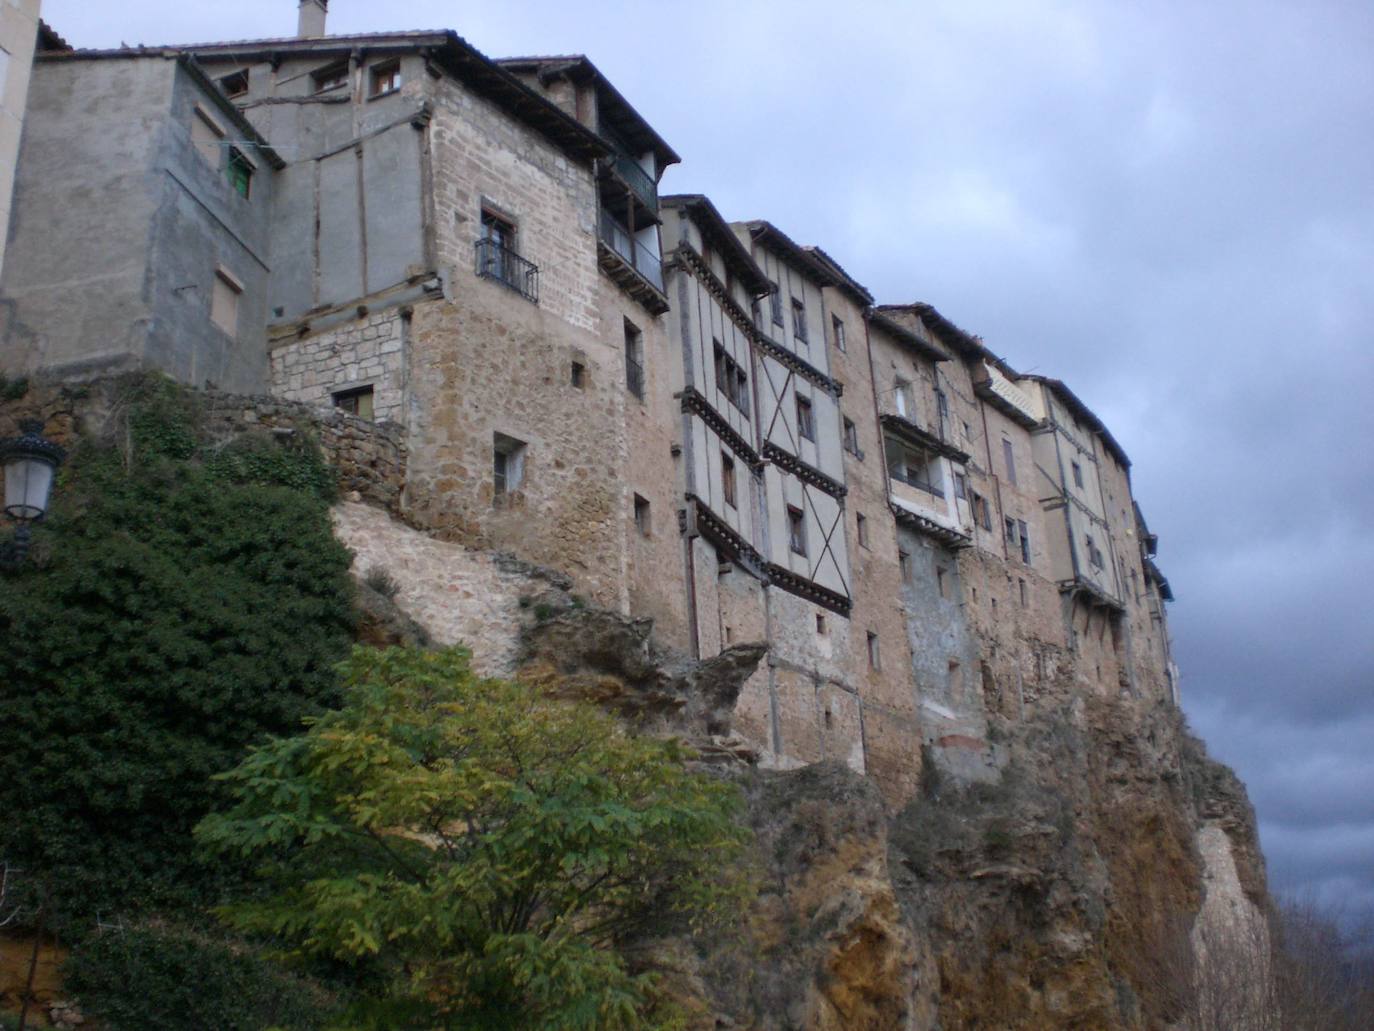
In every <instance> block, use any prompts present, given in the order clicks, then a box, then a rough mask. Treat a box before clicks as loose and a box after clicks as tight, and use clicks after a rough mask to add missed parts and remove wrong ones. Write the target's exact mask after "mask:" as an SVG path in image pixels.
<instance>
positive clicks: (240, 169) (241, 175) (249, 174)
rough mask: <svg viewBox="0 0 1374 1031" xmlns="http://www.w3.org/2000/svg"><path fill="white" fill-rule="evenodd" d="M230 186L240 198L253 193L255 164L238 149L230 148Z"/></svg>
mask: <svg viewBox="0 0 1374 1031" xmlns="http://www.w3.org/2000/svg"><path fill="white" fill-rule="evenodd" d="M228 171H229V185H230V186H232V187H233V188H234V192H235V193H237V194H238V195H239V196H240V197H247V196H248V195H249V194H250V193H252V191H253V163H252V162H251V161H249V160H248V159H247V158H246V157H244V156H243V152H242V151H240V150H239V149H238V148H237V147H230V148H229V166H228Z"/></svg>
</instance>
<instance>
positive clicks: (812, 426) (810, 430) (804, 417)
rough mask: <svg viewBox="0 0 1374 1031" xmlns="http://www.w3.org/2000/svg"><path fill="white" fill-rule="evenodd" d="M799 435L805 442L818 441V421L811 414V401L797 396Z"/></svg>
mask: <svg viewBox="0 0 1374 1031" xmlns="http://www.w3.org/2000/svg"><path fill="white" fill-rule="evenodd" d="M797 433H798V435H799V436H800V437H801V438H802V439H803V440H815V439H816V421H815V419H814V418H813V417H812V414H811V401H810V400H809V399H808V398H805V397H802V396H801V395H800V394H798V395H797Z"/></svg>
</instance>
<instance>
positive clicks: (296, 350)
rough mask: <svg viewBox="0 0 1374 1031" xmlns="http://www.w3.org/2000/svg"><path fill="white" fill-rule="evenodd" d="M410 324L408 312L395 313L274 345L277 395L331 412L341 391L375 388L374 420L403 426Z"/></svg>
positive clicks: (272, 358) (366, 317) (270, 356)
mask: <svg viewBox="0 0 1374 1031" xmlns="http://www.w3.org/2000/svg"><path fill="white" fill-rule="evenodd" d="M409 321H410V320H409V316H408V315H407V314H403V312H402V311H400V310H396V309H391V310H389V311H383V312H378V313H376V314H369V315H364V316H362V317H360V318H357V319H353V320H350V321H348V322H346V323H344V324H343V325H340V326H333V327H330V328H329V329H326V330H324V331H322V332H318V333H307V334H306V335H304V336H294V335H293V336H290V337H287V338H286V339H278V340H275V341H273V342H272V344H271V346H270V349H269V353H268V361H269V363H270V365H271V377H272V393H273V394H275V395H277V396H278V397H283V398H287V399H289V400H292V401H300V402H303V403H304V404H308V405H313V406H315V407H319V408H328V407H332V406H333V404H334V395H335V394H337V393H340V392H342V391H347V390H356V389H358V388H360V387H371V388H372V412H373V418H374V419H376V420H377V421H379V422H380V421H393V422H402V421H403V414H404V413H403V412H402V406H403V404H404V400H405V391H404V386H405V380H406V376H405V340H406V332H407V329H408V326H409Z"/></svg>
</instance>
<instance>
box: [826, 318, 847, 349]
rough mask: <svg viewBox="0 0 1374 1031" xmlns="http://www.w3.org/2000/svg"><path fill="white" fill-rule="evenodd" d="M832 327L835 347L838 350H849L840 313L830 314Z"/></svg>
mask: <svg viewBox="0 0 1374 1031" xmlns="http://www.w3.org/2000/svg"><path fill="white" fill-rule="evenodd" d="M830 329H831V331H832V333H833V335H834V337H835V349H836V350H838V351H848V350H849V348H848V346H846V344H845V339H844V323H843V322H842V321H841V320H840V317H839V316H838V315H832V316H830Z"/></svg>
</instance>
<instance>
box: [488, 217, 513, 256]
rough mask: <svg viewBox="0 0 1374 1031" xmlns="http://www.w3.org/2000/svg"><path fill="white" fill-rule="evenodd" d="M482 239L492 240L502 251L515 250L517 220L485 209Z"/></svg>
mask: <svg viewBox="0 0 1374 1031" xmlns="http://www.w3.org/2000/svg"><path fill="white" fill-rule="evenodd" d="M482 239H483V240H490V241H491V242H492V243H494V244H495V245H496V246H497V247H499V248H501V249H502V250H506V251H513V250H515V220H514V219H513V218H507V217H506V216H505V215H500V214H497V213H496V212H495V211H492V210H491V209H490V208H483V209H482Z"/></svg>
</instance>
